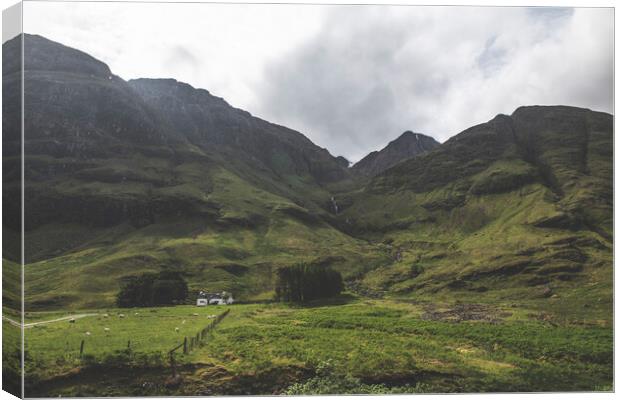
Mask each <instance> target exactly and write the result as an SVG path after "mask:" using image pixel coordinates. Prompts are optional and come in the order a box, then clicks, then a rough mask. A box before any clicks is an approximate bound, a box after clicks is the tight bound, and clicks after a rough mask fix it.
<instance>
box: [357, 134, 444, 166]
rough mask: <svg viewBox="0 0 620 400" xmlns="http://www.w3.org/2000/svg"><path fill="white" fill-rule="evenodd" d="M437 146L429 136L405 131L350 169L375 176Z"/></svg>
mask: <svg viewBox="0 0 620 400" xmlns="http://www.w3.org/2000/svg"><path fill="white" fill-rule="evenodd" d="M437 146H439V142H437V141H436V140H435V139H433V138H432V137H430V136H427V135H424V134H421V133H416V132H413V131H405V132H403V133H402V134H401V135H400V136H399V137H398V138H396V139H394V140H392V141H391V142H390V143H388V145H387V146H385V147H384V148H383V149H381V150H380V151H373V152H371V153H369V154H368V155H367V156H366V157H364V158H362V159H361V160H360V161H358V162H357V163H356V164H355V165H354V166H353V167H352V169H353V170H354V171H355V172H357V173H359V174H361V175H365V176H374V175H377V174H379V173H381V172H383V171H385V170H386V169H389V168H391V167H393V166H394V165H396V164H398V163H399V162H401V161H404V160H407V159H409V158H413V157H416V156H418V155H420V154H423V153H426V152H427V151H430V150H432V149H434V148H435V147H437Z"/></svg>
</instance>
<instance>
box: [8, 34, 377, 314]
mask: <svg viewBox="0 0 620 400" xmlns="http://www.w3.org/2000/svg"><path fill="white" fill-rule="evenodd" d="M24 40H25V43H24V48H25V88H24V89H25V90H24V96H25V98H24V101H25V121H26V125H25V128H24V131H25V143H24V146H25V161H24V166H25V170H24V173H25V178H26V183H25V189H24V190H25V209H26V210H27V211H26V218H25V230H26V233H25V236H26V237H25V240H24V241H25V248H26V254H25V256H26V264H27V266H26V269H25V270H26V278H25V281H26V283H25V290H26V302H27V304H28V307H33V308H53V307H60V306H68V305H72V306H76V307H77V306H82V307H85V306H93V305H100V304H110V303H112V302H113V301H114V296H115V294H116V292H117V291H118V287H119V285H120V283H121V282H122V280H123V279H125V278H126V277H128V276H131V275H135V274H139V273H143V272H147V271H159V270H161V269H175V270H178V271H180V272H182V273H183V274H184V275H185V276H186V278H187V279H188V280H189V282H190V288H191V290H197V289H207V290H228V291H232V292H233V293H235V295H236V297H237V296H240V297H241V298H244V297H245V298H249V297H251V296H255V295H261V294H262V293H264V292H266V291H268V290H269V289H270V287H271V279H272V277H271V272H270V271H271V270H272V269H273V268H277V267H278V266H281V265H288V264H290V263H291V262H298V261H302V260H304V261H310V262H324V260H335V261H333V262H335V263H336V264H337V265H339V266H340V267H341V268H342V269H343V270H346V269H352V268H353V267H354V266H355V265H360V261H361V259H362V258H367V257H369V259H370V260H372V259H376V258H380V256H376V255H373V254H368V253H369V252H368V249H367V248H366V247H367V245H366V242H365V241H363V240H359V239H356V238H352V237H350V236H347V235H345V234H343V233H342V232H340V231H338V230H337V229H336V228H334V227H333V226H332V225H331V224H330V223H331V219H332V216H331V207H332V206H331V204H332V203H331V197H332V193H331V192H330V191H329V187H330V185H334V184H338V185H341V184H343V182H345V183H346V182H347V181H348V179H349V178H348V175H349V171H348V169H347V167H346V166H343V165H342V162H341V160H339V159H337V158H336V157H333V156H331V155H330V154H329V152H328V151H327V150H325V149H322V148H320V147H318V146H316V145H314V144H313V143H312V142H311V141H310V140H308V139H307V138H306V137H305V136H303V135H302V134H300V133H298V132H295V131H293V130H291V129H288V128H285V127H282V126H278V125H275V124H271V123H268V122H266V121H263V120H260V119H259V118H256V117H253V116H251V115H250V114H249V113H247V112H245V111H242V110H238V109H235V108H233V107H231V106H230V105H228V104H227V103H226V102H225V101H224V100H222V99H220V98H217V97H215V96H212V95H211V94H210V93H209V92H207V91H206V90H201V89H194V88H192V87H191V86H189V85H187V84H184V83H180V82H176V81H174V80H145V79H140V80H135V81H130V82H126V81H124V80H123V79H121V78H119V77H118V76H116V75H114V74H113V73H111V72H110V70H109V68H108V67H107V66H105V64H103V63H101V62H100V61H98V60H95V59H94V58H92V57H90V56H88V55H87V54H85V53H82V52H80V51H77V50H74V49H70V48H68V47H66V46H63V45H61V44H59V43H55V42H52V41H49V40H47V39H45V38H42V37H40V36H34V35H25V38H24ZM18 51H19V46H18V45H17V44H16V41H15V40H14V41H9V42H7V43H5V44H4V46H3V52H4V60H5V63H8V64H9V65H8V66H7V68H6V69H5V71H6V72H5V76H4V78H7V79H4V80H3V82H5V85H11V84H13V82H14V81H12V80H11V79H8V78H10V77H11V76H12V75H11V74H13V75H15V71H18V66H15V65H11V64H10V63H11V60H13V61H12V62H13V64H15V63H17V62H18V60H19V57H17V56H16V54H18ZM5 66H6V65H5ZM17 75H19V74H17ZM17 82H19V80H17ZM8 88H9V86H7V89H8ZM6 93H7V94H9V96H10V95H13V96H15V95H17V94H18V93H19V91H18V90H15V91H10V90H7V91H6ZM8 100H11V99H9V97H8V96H7V101H8ZM7 104H9V103H8V102H7ZM7 122H8V121H7ZM5 128H7V129H5V131H6V132H7V134H6V135H5V137H4V142H5V143H4V148H5V149H10V148H14V149H17V150H18V149H19V148H20V147H19V146H20V144H19V137H20V135H19V126H18V125H15V126H9V125H6V126H5ZM5 155H6V156H5V157H4V162H5V166H7V165H9V166H11V167H10V168H7V174H10V171H11V168H13V169H14V171H13V173H12V176H14V177H15V178H16V180H15V182H13V184H12V185H5V195H6V196H11V195H12V196H13V197H15V196H18V195H19V179H18V178H19V173H18V171H17V168H19V165H20V160H19V151H17V152H14V153H11V154H8V153H5ZM10 211H11V210H8V212H7V213H6V215H19V210H13V211H14V212H10ZM4 220H5V231H6V232H8V234H14V235H18V233H17V232H18V231H19V225H18V224H19V218H5V219H4ZM334 249H338V250H337V251H335V250H334ZM334 253H337V256H336V255H334ZM84 293H88V296H84Z"/></svg>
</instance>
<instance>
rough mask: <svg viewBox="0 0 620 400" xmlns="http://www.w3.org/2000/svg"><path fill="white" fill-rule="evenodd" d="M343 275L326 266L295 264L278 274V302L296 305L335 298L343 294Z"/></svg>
mask: <svg viewBox="0 0 620 400" xmlns="http://www.w3.org/2000/svg"><path fill="white" fill-rule="evenodd" d="M343 289H344V284H343V282H342V275H340V273H339V272H338V271H335V270H333V269H331V268H329V267H327V266H325V265H309V264H305V263H300V264H295V265H292V266H289V267H284V268H280V269H279V270H278V271H277V273H276V285H275V291H276V300H278V301H285V302H294V303H304V302H307V301H312V300H317V299H322V298H327V297H333V296H336V295H338V294H340V293H341V292H342V290H343Z"/></svg>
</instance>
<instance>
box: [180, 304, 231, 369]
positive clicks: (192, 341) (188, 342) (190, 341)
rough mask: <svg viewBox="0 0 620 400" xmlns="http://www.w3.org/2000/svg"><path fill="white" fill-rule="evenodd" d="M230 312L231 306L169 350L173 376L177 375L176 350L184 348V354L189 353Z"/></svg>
mask: <svg viewBox="0 0 620 400" xmlns="http://www.w3.org/2000/svg"><path fill="white" fill-rule="evenodd" d="M229 312H230V308H229V309H227V310H226V311H224V312H223V313H221V314H220V315H218V316H217V317H215V319H213V320H212V321H211V323H209V325H207V326H206V327H204V328H203V329H202V330H200V331H199V332H198V333H196V335H195V336H191V337H189V338H188V337H187V336H186V337H185V338H183V342H182V343H181V344H179V345H177V346H175V347H173V348H172V350H170V351H169V352H168V356H169V358H170V368H172V375H173V376H174V375H176V362H175V358H174V355H175V352H176V351H179V350H181V349H183V354H189V353H190V352H191V351H192V350H194V349H195V348H196V347H197V346H198V345H200V344H202V342H203V341H204V340H205V338H206V336H207V334H208V333H209V332H211V331H212V330H213V329H214V328H215V327H216V326H217V325H218V324H219V323H220V322H221V321H222V320H223V319H224V318H226V316H227V315H228V313H229Z"/></svg>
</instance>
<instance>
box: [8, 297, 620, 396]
mask: <svg viewBox="0 0 620 400" xmlns="http://www.w3.org/2000/svg"><path fill="white" fill-rule="evenodd" d="M561 301H562V300H561V299H544V302H525V303H519V304H515V303H511V304H500V305H497V304H495V305H491V304H474V303H459V302H456V303H455V302H445V303H430V302H424V301H419V300H398V299H392V300H369V299H365V298H356V297H353V296H349V297H347V296H344V297H342V298H340V299H338V300H335V301H332V302H331V303H329V304H326V303H321V304H315V305H312V306H308V307H296V306H290V305H284V304H247V305H232V306H230V307H229V308H230V313H229V314H228V315H227V317H226V318H224V319H223V320H222V321H221V323H220V324H219V325H217V326H216V328H215V329H214V330H213V331H211V332H210V333H209V334H208V335H207V336H206V337H205V338H204V339H203V340H202V341H201V342H200V343H197V344H196V345H195V346H193V348H192V350H191V351H188V354H186V355H183V354H182V353H183V352H182V349H179V350H177V351H176V352H175V354H176V356H175V364H176V365H177V373H178V374H179V375H180V379H179V378H177V379H172V370H171V368H170V360H169V356H168V351H169V350H170V349H172V348H173V347H175V346H177V345H178V344H180V343H182V342H183V340H184V338H185V337H188V338H191V337H195V335H196V334H197V333H198V332H199V331H201V330H202V329H203V328H204V327H206V326H207V325H209V324H210V323H211V321H213V319H214V318H213V317H214V316H215V315H219V314H221V313H222V312H224V311H225V310H226V308H225V307H216V306H214V307H206V308H198V307H194V306H177V307H167V308H148V309H122V310H118V309H107V310H80V311H75V312H74V313H72V315H75V318H76V319H75V321H74V322H69V320H62V321H57V322H51V323H47V324H45V323H40V322H44V321H48V320H53V319H57V318H62V317H64V316H67V315H68V314H63V313H29V314H28V315H27V317H26V323H32V322H39V323H38V324H34V325H32V326H30V327H28V328H27V329H26V331H25V338H26V351H27V354H26V372H27V376H26V395H27V396H35V397H37V396H46V397H49V396H54V397H55V396H109V395H126V396H129V395H234V394H302V393H306V394H314V393H416V392H431V393H443V392H511V391H536V392H540V391H574V390H586V391H592V390H595V391H601V390H602V391H608V390H612V381H613V331H612V325H613V324H612V319H611V312H607V311H606V310H598V309H594V310H591V312H590V313H589V314H587V313H583V310H575V312H574V313H570V312H568V313H567V312H566V311H565V309H564V308H563V307H561V309H562V313H556V312H554V310H556V309H558V306H557V305H554V304H551V303H554V302H555V303H557V302H561ZM84 314H95V315H87V316H83V315H84ZM119 314H123V317H121V316H120V315H119ZM79 316H83V317H81V318H78V317H79ZM4 323H7V322H4ZM105 328H108V330H107V331H106V329H105ZM87 332H88V334H87ZM82 340H83V341H84V349H83V354H82V356H81V357H80V355H79V352H80V345H81V342H82ZM188 340H189V339H188Z"/></svg>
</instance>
